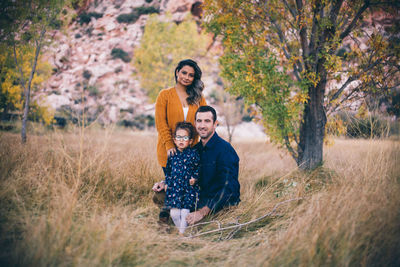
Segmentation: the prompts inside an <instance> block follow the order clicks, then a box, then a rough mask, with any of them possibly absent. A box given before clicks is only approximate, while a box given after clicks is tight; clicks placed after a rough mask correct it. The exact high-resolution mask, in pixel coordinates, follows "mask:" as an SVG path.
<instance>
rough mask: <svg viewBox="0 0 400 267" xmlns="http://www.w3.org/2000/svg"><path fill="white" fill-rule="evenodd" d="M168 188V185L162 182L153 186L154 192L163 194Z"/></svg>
mask: <svg viewBox="0 0 400 267" xmlns="http://www.w3.org/2000/svg"><path fill="white" fill-rule="evenodd" d="M166 187H167V185H166V184H165V182H164V181H161V182H158V183H155V184H154V185H153V188H152V189H153V191H154V192H161V191H163V190H164V189H166Z"/></svg>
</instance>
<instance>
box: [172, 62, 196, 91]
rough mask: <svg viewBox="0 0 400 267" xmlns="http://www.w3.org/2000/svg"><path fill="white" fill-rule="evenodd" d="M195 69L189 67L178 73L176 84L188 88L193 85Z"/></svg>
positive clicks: (184, 67)
mask: <svg viewBox="0 0 400 267" xmlns="http://www.w3.org/2000/svg"><path fill="white" fill-rule="evenodd" d="M193 80H194V69H193V68H192V67H190V66H188V65H186V66H183V67H182V68H181V69H180V70H179V71H176V82H177V83H179V84H181V85H183V86H185V87H187V86H189V85H191V84H192V83H193Z"/></svg>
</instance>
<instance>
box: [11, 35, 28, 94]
mask: <svg viewBox="0 0 400 267" xmlns="http://www.w3.org/2000/svg"><path fill="white" fill-rule="evenodd" d="M12 41H13V50H14V61H15V65H16V66H17V68H18V71H19V75H20V78H19V82H20V84H21V86H22V88H23V89H24V92H25V90H26V89H25V79H24V73H23V71H22V68H21V65H20V64H19V63H18V58H17V51H16V48H15V40H14V37H13V38H12Z"/></svg>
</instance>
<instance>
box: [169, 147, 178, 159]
mask: <svg viewBox="0 0 400 267" xmlns="http://www.w3.org/2000/svg"><path fill="white" fill-rule="evenodd" d="M175 154H176V148H171V149H168V150H167V156H168V157H171V156H173V155H175Z"/></svg>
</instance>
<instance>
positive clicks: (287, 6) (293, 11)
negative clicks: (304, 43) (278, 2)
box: [283, 0, 297, 19]
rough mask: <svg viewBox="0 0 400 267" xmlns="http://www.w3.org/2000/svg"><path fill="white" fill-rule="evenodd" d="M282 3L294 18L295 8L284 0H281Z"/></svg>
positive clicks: (295, 14) (295, 15)
mask: <svg viewBox="0 0 400 267" xmlns="http://www.w3.org/2000/svg"><path fill="white" fill-rule="evenodd" d="M283 4H284V5H285V6H286V8H287V9H288V10H289V12H290V14H292V16H293V18H294V19H296V17H297V12H296V9H293V8H291V6H290V5H289V3H288V2H287V1H286V0H283Z"/></svg>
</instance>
